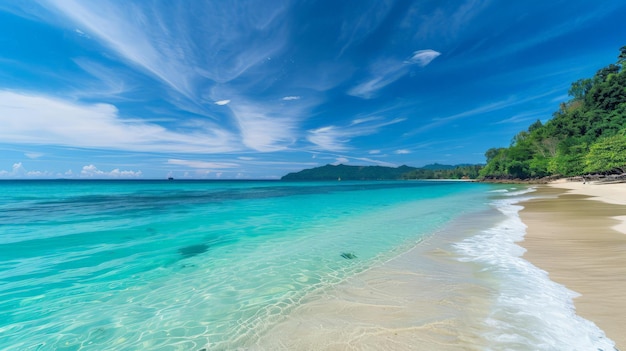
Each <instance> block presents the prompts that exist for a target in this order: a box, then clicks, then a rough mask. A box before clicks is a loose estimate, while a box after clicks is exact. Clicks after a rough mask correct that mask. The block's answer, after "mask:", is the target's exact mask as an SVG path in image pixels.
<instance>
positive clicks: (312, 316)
mask: <svg viewBox="0 0 626 351" xmlns="http://www.w3.org/2000/svg"><path fill="white" fill-rule="evenodd" d="M470 217H471V218H472V219H471V225H470V226H467V223H468V220H469V219H468V218H470ZM500 220H502V216H501V214H499V213H498V212H497V211H495V210H492V209H489V210H485V211H484V212H481V213H474V214H472V215H470V216H463V217H461V218H458V219H456V220H455V221H453V222H451V223H449V224H447V225H446V226H445V227H444V228H441V229H440V230H438V231H436V232H435V233H433V234H431V235H430V236H428V237H427V238H425V239H424V240H423V241H421V242H420V243H419V244H417V245H415V246H414V247H413V248H411V249H409V250H408V251H406V252H403V253H400V254H399V255H398V256H395V257H393V258H391V259H390V260H389V261H386V262H383V263H382V264H381V265H377V266H373V267H371V268H370V269H368V270H366V271H364V272H361V273H359V274H357V275H355V276H352V277H350V278H348V279H346V280H345V281H344V282H342V283H340V284H338V285H335V286H331V287H329V288H328V289H326V290H325V291H321V292H319V293H316V294H314V295H312V296H309V297H308V298H307V299H306V300H305V301H303V303H302V304H301V305H299V306H298V307H297V308H296V309H295V310H294V311H292V312H290V313H289V314H288V315H287V316H285V319H284V320H283V321H282V322H280V323H277V324H276V325H273V326H272V327H271V328H270V329H269V330H267V331H265V332H264V333H263V335H262V337H261V338H260V339H259V340H256V342H255V343H254V344H253V345H247V346H248V347H249V348H250V349H252V350H293V349H298V350H345V349H385V350H414V349H416V347H419V348H418V349H432V350H441V351H444V350H450V351H452V350H459V349H463V350H468V351H469V350H475V351H479V350H484V349H485V347H487V346H488V343H486V340H485V339H484V333H486V332H487V331H488V329H487V328H486V326H485V325H484V324H483V321H484V320H485V319H486V318H488V315H489V310H490V308H491V307H490V306H491V303H492V302H491V297H490V296H491V294H492V293H493V291H494V289H495V288H494V287H493V286H491V285H490V284H487V283H486V282H485V280H484V276H485V274H487V273H485V272H482V268H483V266H482V265H480V264H477V263H472V262H460V261H459V260H458V257H459V255H458V254H456V253H455V251H456V249H455V247H454V246H455V245H456V244H457V243H459V242H461V241H462V240H464V239H467V238H470V237H473V236H475V235H476V234H477V233H478V232H479V231H481V230H482V229H483V228H485V227H491V226H492V225H494V224H495V223H497V222H499V221H500ZM487 275H488V274H487ZM459 278H461V279H459ZM425 287H427V288H425Z"/></svg>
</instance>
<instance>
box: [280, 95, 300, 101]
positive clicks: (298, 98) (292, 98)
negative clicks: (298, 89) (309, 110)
mask: <svg viewBox="0 0 626 351" xmlns="http://www.w3.org/2000/svg"><path fill="white" fill-rule="evenodd" d="M300 98H301V97H300V96H285V97H283V98H282V100H284V101H293V100H300Z"/></svg>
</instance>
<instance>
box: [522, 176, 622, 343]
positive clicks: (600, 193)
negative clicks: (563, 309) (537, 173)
mask: <svg viewBox="0 0 626 351" xmlns="http://www.w3.org/2000/svg"><path fill="white" fill-rule="evenodd" d="M535 194H536V195H538V196H540V198H538V199H533V200H531V201H528V202H524V203H522V205H523V206H524V207H525V208H524V210H522V211H521V212H520V215H521V218H522V220H523V222H524V223H525V224H526V225H527V226H528V229H527V234H526V236H525V238H524V241H523V242H520V243H519V244H520V245H521V246H523V247H525V248H526V249H527V250H528V251H527V252H526V253H525V254H524V258H525V259H527V260H529V261H530V262H532V263H533V264H534V265H536V266H538V267H539V268H541V269H544V270H546V271H547V272H548V273H549V276H550V278H551V279H552V280H553V281H556V282H558V283H560V284H563V285H565V286H566V287H567V288H569V289H571V290H573V291H575V292H577V293H579V294H580V296H579V297H577V298H575V299H574V304H575V306H576V311H577V314H579V315H580V316H582V317H583V318H586V319H588V320H591V321H593V322H594V323H595V324H596V325H598V326H599V327H600V328H601V329H602V330H604V332H605V333H606V334H607V336H608V337H609V338H611V339H612V340H613V341H615V343H616V345H617V347H618V348H620V349H621V350H624V349H626V335H624V333H623V329H624V326H626V294H625V293H624V292H625V291H626V184H623V183H622V184H594V183H587V184H583V183H582V182H557V183H552V184H549V185H548V186H542V187H539V188H538V191H537V193H535Z"/></svg>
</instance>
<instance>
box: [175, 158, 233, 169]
mask: <svg viewBox="0 0 626 351" xmlns="http://www.w3.org/2000/svg"><path fill="white" fill-rule="evenodd" d="M167 164H168V165H177V166H185V167H189V168H198V169H208V170H221V169H230V168H237V167H239V164H236V163H230V162H208V161H200V160H180V159H169V160H167Z"/></svg>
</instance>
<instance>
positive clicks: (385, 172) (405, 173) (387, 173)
mask: <svg viewBox="0 0 626 351" xmlns="http://www.w3.org/2000/svg"><path fill="white" fill-rule="evenodd" d="M426 167H428V168H426ZM480 167H481V166H478V165H473V166H472V165H465V166H449V165H439V164H434V165H428V166H425V167H424V168H416V167H409V166H404V165H403V166H400V167H397V168H393V167H383V166H347V165H336V166H335V165H326V166H321V167H316V168H310V169H305V170H302V171H300V172H295V173H289V174H287V175H285V176H284V177H282V178H281V179H282V180H297V181H302V180H305V181H311V180H318V181H319V180H338V179H341V180H397V179H460V178H476V177H477V176H478V171H479V170H480Z"/></svg>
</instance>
